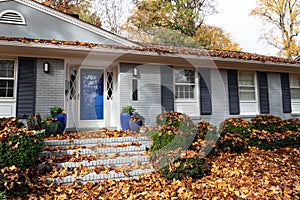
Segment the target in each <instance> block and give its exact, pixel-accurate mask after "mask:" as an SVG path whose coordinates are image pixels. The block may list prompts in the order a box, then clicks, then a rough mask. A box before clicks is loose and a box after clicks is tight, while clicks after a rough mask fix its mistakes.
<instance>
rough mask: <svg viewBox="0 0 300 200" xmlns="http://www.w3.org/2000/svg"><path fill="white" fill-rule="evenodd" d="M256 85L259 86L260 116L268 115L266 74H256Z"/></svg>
mask: <svg viewBox="0 0 300 200" xmlns="http://www.w3.org/2000/svg"><path fill="white" fill-rule="evenodd" d="M257 75H258V84H259V104H260V112H261V114H268V113H270V106H269V89H268V73H267V72H258V73H257Z"/></svg>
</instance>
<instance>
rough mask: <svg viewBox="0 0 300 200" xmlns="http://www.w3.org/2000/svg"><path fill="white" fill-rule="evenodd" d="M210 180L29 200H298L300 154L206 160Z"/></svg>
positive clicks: (43, 193)
mask: <svg viewBox="0 0 300 200" xmlns="http://www.w3.org/2000/svg"><path fill="white" fill-rule="evenodd" d="M207 163H208V165H209V166H210V167H211V172H210V174H207V175H205V176H204V177H203V178H201V179H198V180H192V179H185V180H181V181H178V180H177V181H176V180H167V179H164V178H162V177H161V176H160V175H159V173H158V172H156V173H152V174H148V175H144V176H143V177H141V178H140V179H139V180H129V181H113V180H111V179H108V180H106V181H105V182H101V183H89V184H86V185H69V186H66V185H64V186H46V185H44V186H35V187H34V188H33V191H32V192H31V193H30V196H28V199H300V149H292V148H285V149H280V150H273V151H264V150H258V149H256V148H253V147H251V148H250V150H249V151H248V152H246V153H242V154H233V153H221V154H220V155H217V156H214V157H211V158H209V159H207Z"/></svg>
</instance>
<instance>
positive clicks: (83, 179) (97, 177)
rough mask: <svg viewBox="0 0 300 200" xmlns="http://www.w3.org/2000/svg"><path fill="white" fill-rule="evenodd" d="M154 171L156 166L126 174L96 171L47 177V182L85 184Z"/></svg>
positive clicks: (132, 176)
mask: <svg viewBox="0 0 300 200" xmlns="http://www.w3.org/2000/svg"><path fill="white" fill-rule="evenodd" d="M153 171H154V168H149V169H136V170H131V171H128V172H126V174H124V173H123V172H118V173H117V172H115V171H110V172H109V173H107V174H97V173H96V172H93V173H90V174H87V175H85V176H77V177H74V176H66V177H58V178H46V184H53V183H54V184H58V183H59V184H73V183H75V182H76V183H79V184H85V183H88V182H100V181H104V180H105V179H109V178H111V179H114V180H117V181H119V180H130V179H138V178H139V176H140V175H143V174H148V173H152V172H153Z"/></svg>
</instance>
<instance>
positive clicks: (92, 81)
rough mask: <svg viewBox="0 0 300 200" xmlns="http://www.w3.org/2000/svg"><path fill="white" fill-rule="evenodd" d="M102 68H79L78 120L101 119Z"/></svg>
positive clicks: (102, 110)
mask: <svg viewBox="0 0 300 200" xmlns="http://www.w3.org/2000/svg"><path fill="white" fill-rule="evenodd" d="M103 75H104V73H103V70H102V69H85V68H82V69H80V120H103V119H104V116H103V115H104V100H103V87H104V86H103Z"/></svg>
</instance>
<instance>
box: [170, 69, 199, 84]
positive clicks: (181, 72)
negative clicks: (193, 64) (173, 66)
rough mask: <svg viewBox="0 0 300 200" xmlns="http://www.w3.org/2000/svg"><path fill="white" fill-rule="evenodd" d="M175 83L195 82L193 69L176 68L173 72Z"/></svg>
mask: <svg viewBox="0 0 300 200" xmlns="http://www.w3.org/2000/svg"><path fill="white" fill-rule="evenodd" d="M175 82H176V83H195V71H194V70H186V69H177V70H176V73H175Z"/></svg>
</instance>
